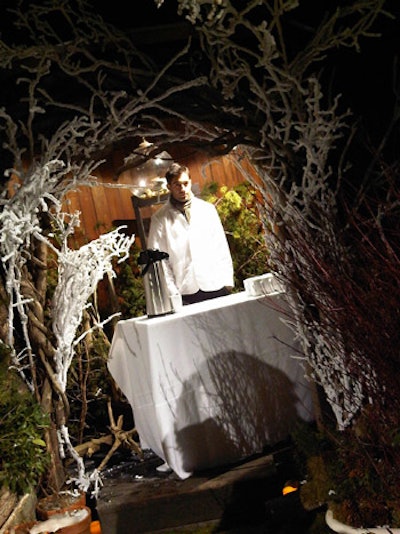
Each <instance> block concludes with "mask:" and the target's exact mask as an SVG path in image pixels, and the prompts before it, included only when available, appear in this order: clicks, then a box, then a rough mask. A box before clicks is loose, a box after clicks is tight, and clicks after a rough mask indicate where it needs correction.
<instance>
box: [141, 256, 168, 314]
mask: <svg viewBox="0 0 400 534" xmlns="http://www.w3.org/2000/svg"><path fill="white" fill-rule="evenodd" d="M168 258H169V255H168V253H167V252H162V251H161V250H157V249H147V250H143V251H142V252H141V253H140V254H139V258H138V263H139V265H141V269H142V276H143V283H144V292H145V298H146V313H147V316H148V317H159V316H160V315H167V314H168V313H174V309H173V307H172V303H171V298H170V296H169V291H168V288H167V282H166V279H165V272H164V260H166V259H168Z"/></svg>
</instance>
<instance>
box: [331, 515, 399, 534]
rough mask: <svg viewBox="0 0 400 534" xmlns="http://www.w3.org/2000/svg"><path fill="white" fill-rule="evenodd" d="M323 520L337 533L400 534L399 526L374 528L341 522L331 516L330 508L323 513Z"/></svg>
mask: <svg viewBox="0 0 400 534" xmlns="http://www.w3.org/2000/svg"><path fill="white" fill-rule="evenodd" d="M325 522H326V524H327V525H328V527H329V528H330V529H331V530H333V532H337V533H338V534H400V528H390V527H375V528H355V527H350V526H348V525H345V524H344V523H341V522H340V521H338V520H337V519H335V518H334V517H333V513H332V511H331V510H328V511H327V512H326V514H325Z"/></svg>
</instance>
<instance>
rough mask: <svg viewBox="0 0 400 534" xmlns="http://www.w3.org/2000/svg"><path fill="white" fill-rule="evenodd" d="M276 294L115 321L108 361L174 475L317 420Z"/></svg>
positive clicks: (228, 458)
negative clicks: (160, 315) (298, 419)
mask: <svg viewBox="0 0 400 534" xmlns="http://www.w3.org/2000/svg"><path fill="white" fill-rule="evenodd" d="M284 308H285V307H284V298H283V295H282V294H273V295H269V296H264V297H248V296H247V295H246V293H245V292H241V293H237V294H232V295H229V296H226V297H221V298H218V299H213V300H210V301H206V302H201V303H197V304H192V305H189V306H185V307H184V308H183V310H182V311H180V312H178V313H175V314H170V315H166V316H163V317H155V318H150V319H149V318H147V317H140V318H135V319H128V320H124V321H120V322H118V323H117V325H116V329H115V332H114V336H113V340H112V346H111V350H110V355H109V361H108V368H109V370H110V373H111V375H112V376H113V378H114V379H115V381H116V383H117V384H118V386H119V387H120V388H121V390H122V391H123V393H124V394H125V396H126V397H127V399H128V401H129V403H130V404H131V406H132V408H133V414H134V419H135V425H136V428H137V431H138V434H139V438H140V444H141V446H142V448H143V449H147V448H149V449H151V450H152V451H153V452H155V453H156V454H157V455H158V456H159V457H160V458H162V459H163V460H164V461H166V462H167V463H168V464H169V465H170V467H171V468H172V469H173V470H174V471H175V473H176V474H177V475H178V476H179V477H180V478H186V477H188V476H190V475H191V474H192V473H193V472H194V471H198V470H201V469H205V468H209V467H213V466H217V465H226V464H228V463H230V462H232V461H236V460H238V459H240V458H244V457H247V456H250V455H252V454H255V453H258V452H261V451H262V449H263V448H264V447H265V446H266V445H273V444H276V443H277V442H279V441H280V440H282V439H285V438H286V437H287V436H288V434H289V433H290V430H291V429H292V428H293V425H294V423H295V421H296V420H297V418H298V417H300V418H302V419H303V420H306V421H310V420H312V419H313V407H312V398H311V388H310V384H309V381H308V380H307V379H306V377H305V375H306V372H305V369H304V368H303V365H302V361H301V359H299V356H300V355H299V352H298V349H297V347H296V344H295V343H294V336H293V332H292V331H291V329H290V328H289V327H288V326H287V325H286V324H285V322H284V321H283V320H282V318H284V317H285V314H284V313H283V312H282V310H283V309H284Z"/></svg>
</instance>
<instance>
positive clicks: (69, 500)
mask: <svg viewBox="0 0 400 534" xmlns="http://www.w3.org/2000/svg"><path fill="white" fill-rule="evenodd" d="M80 506H86V494H85V493H82V492H81V493H77V494H73V493H71V492H69V491H61V492H59V493H54V494H53V495H49V496H48V497H44V498H43V499H39V501H38V502H37V504H36V516H37V518H38V519H40V520H41V521H44V520H45V519H48V518H49V517H50V516H51V515H53V514H59V513H60V512H65V511H66V510H72V509H73V508H77V507H80Z"/></svg>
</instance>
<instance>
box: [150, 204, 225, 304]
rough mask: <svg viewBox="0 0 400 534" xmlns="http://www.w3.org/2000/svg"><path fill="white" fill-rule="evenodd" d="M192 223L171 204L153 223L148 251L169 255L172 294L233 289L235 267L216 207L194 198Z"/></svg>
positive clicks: (169, 284)
mask: <svg viewBox="0 0 400 534" xmlns="http://www.w3.org/2000/svg"><path fill="white" fill-rule="evenodd" d="M190 213H191V215H190V223H189V222H188V221H187V220H186V217H185V215H184V214H183V213H182V212H181V211H179V209H178V208H176V207H174V206H173V205H172V204H171V202H170V201H169V200H168V201H167V202H166V203H165V204H164V205H163V206H162V207H161V208H160V209H159V210H158V211H157V212H156V213H154V214H153V216H152V218H151V223H150V231H149V237H148V240H147V247H148V248H149V249H158V250H161V251H163V252H167V253H168V254H169V259H168V260H164V261H163V263H164V266H165V274H166V279H167V285H168V289H169V291H170V294H171V295H173V294H181V295H191V294H193V293H196V292H197V291H198V290H199V289H201V290H203V291H217V290H218V289H221V288H223V287H224V286H226V287H233V285H234V282H233V264H232V257H231V253H230V250H229V245H228V241H227V239H226V235H225V231H224V228H223V226H222V223H221V220H220V218H219V215H218V212H217V210H216V208H215V206H214V205H213V204H211V203H210V202H206V201H205V200H201V199H199V198H196V197H192V203H191V210H190Z"/></svg>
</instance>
